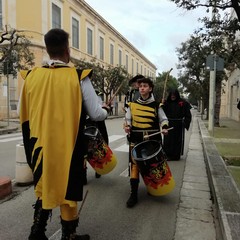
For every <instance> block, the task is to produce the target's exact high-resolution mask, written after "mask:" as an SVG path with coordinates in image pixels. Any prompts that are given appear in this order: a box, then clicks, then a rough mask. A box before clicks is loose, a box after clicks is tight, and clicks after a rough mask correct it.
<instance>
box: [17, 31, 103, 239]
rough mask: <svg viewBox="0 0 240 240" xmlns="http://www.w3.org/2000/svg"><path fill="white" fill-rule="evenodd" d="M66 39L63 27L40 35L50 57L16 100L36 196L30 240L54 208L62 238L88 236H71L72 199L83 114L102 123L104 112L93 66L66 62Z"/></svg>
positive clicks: (80, 161) (77, 190)
mask: <svg viewBox="0 0 240 240" xmlns="http://www.w3.org/2000/svg"><path fill="white" fill-rule="evenodd" d="M68 38H69V34H68V33H66V32H65V31H64V30H62V29H51V30H50V31H49V32H48V33H47V34H46V35H45V36H44V40H45V44H46V48H47V52H48V55H49V57H50V60H49V61H48V62H47V64H46V65H44V66H43V67H35V68H34V69H32V70H31V71H30V72H29V73H28V74H27V75H26V76H25V81H24V86H23V89H22V93H21V98H20V122H21V125H22V133H23V142H24V148H25V152H26V157H27V162H28V164H29V166H30V167H31V169H32V171H33V176H34V191H35V195H36V198H37V201H36V204H35V211H34V220H33V225H32V227H31V233H30V235H29V238H28V239H29V240H47V239H48V238H47V237H46V235H45V231H46V225H47V220H48V218H49V215H50V213H51V210H52V209H53V208H56V207H59V208H60V212H61V224H62V238H61V240H70V239H71V240H74V239H75V240H89V239H90V237H89V235H87V234H86V235H77V234H76V228H77V226H78V218H79V216H78V211H77V202H78V201H82V199H83V165H84V155H85V152H86V150H85V149H84V148H83V143H84V134H83V129H84V126H85V121H86V114H87V115H88V116H89V117H90V118H92V120H94V121H102V120H104V119H105V118H106V117H107V111H106V110H105V109H103V108H102V106H101V105H99V103H98V98H97V95H96V93H95V91H94V88H93V86H92V84H91V81H90V77H91V75H92V70H90V69H87V70H79V71H77V69H76V68H74V67H70V66H68V65H67V63H68V62H69V59H70V51H69V41H68ZM22 76H23V75H22ZM104 107H107V106H106V105H105V106H104Z"/></svg>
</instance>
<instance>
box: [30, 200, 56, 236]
mask: <svg viewBox="0 0 240 240" xmlns="http://www.w3.org/2000/svg"><path fill="white" fill-rule="evenodd" d="M34 208H35V211H34V217H33V220H34V221H33V225H32V227H31V233H30V235H29V237H28V239H29V240H48V238H47V237H46V235H45V231H46V226H47V220H48V217H49V216H50V214H51V212H52V210H45V209H42V201H41V200H39V199H38V200H37V201H36V203H35V205H34Z"/></svg>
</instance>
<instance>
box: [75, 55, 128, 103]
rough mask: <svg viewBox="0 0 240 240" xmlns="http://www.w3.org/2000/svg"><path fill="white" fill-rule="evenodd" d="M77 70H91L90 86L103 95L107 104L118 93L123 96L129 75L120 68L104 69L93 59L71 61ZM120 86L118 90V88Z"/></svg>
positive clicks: (109, 67) (110, 67)
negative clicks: (89, 60) (88, 60)
mask: <svg viewBox="0 0 240 240" xmlns="http://www.w3.org/2000/svg"><path fill="white" fill-rule="evenodd" d="M71 61H72V62H73V63H74V65H75V66H76V67H77V68H80V69H81V68H90V69H93V75H92V84H93V86H94V87H95V89H98V90H100V91H101V92H102V93H103V94H104V95H105V101H106V102H108V101H109V100H110V99H111V96H112V95H113V94H115V93H116V91H118V94H121V93H123V94H125V92H126V89H127V82H126V81H125V80H127V79H129V74H128V73H127V71H126V69H125V68H123V67H122V66H116V67H113V66H110V65H109V66H108V67H107V68H105V67H104V66H103V65H101V64H100V63H99V62H97V60H96V59H95V58H93V59H92V61H91V62H87V61H86V60H84V59H82V60H76V59H71ZM119 86H120V88H119Z"/></svg>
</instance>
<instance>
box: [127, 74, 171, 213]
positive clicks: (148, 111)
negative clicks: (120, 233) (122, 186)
mask: <svg viewBox="0 0 240 240" xmlns="http://www.w3.org/2000/svg"><path fill="white" fill-rule="evenodd" d="M138 86H139V93H140V97H139V98H138V99H137V100H135V101H134V102H131V103H129V107H128V108H127V111H126V114H125V121H126V122H125V126H124V130H125V132H126V133H127V134H128V135H129V141H130V145H131V148H130V150H131V149H133V147H134V146H135V145H136V144H138V143H140V142H142V141H143V140H144V136H145V135H150V134H152V133H156V132H160V131H161V132H162V134H163V135H167V134H168V130H167V128H168V119H167V117H166V115H165V113H164V111H163V109H162V108H161V106H160V104H159V103H158V102H156V101H155V99H154V97H153V87H154V84H153V82H152V80H151V79H149V78H145V77H143V78H141V79H138ZM151 139H154V140H158V141H159V142H160V144H161V143H162V139H161V134H156V135H154V136H152V137H151ZM130 186H131V194H130V197H129V199H128V200H127V203H126V204H127V207H128V208H132V207H134V206H135V205H136V204H137V202H138V186H139V168H138V166H137V164H136V162H135V161H134V159H133V158H131V159H130Z"/></svg>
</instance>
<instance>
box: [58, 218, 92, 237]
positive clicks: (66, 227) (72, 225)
mask: <svg viewBox="0 0 240 240" xmlns="http://www.w3.org/2000/svg"><path fill="white" fill-rule="evenodd" d="M61 224H62V238H61V240H90V236H89V235H87V234H85V235H77V234H76V228H77V226H78V219H76V220H72V221H64V220H63V219H61Z"/></svg>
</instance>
